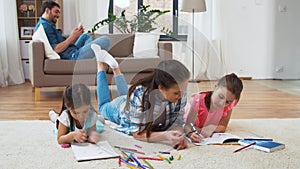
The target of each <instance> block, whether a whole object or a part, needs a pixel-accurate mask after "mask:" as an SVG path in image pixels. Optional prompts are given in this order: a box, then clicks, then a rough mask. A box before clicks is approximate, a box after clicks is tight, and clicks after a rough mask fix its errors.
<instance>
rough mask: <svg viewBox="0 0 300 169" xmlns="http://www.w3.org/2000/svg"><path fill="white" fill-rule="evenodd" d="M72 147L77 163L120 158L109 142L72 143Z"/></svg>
mask: <svg viewBox="0 0 300 169" xmlns="http://www.w3.org/2000/svg"><path fill="white" fill-rule="evenodd" d="M71 147H72V150H73V153H74V156H75V158H76V160H77V161H86V160H96V159H107V158H115V157H118V156H119V154H117V153H116V152H115V151H114V149H113V147H112V146H111V145H110V144H109V143H108V141H100V142H98V143H97V144H92V143H72V144H71Z"/></svg>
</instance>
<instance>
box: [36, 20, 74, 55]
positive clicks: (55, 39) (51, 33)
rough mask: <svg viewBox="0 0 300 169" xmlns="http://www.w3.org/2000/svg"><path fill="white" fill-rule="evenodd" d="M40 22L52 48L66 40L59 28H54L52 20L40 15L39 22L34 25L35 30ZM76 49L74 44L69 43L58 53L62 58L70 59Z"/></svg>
mask: <svg viewBox="0 0 300 169" xmlns="http://www.w3.org/2000/svg"><path fill="white" fill-rule="evenodd" d="M40 24H43V27H44V30H45V33H46V35H47V38H48V41H49V43H50V45H51V47H52V48H53V49H54V48H55V47H56V45H57V44H59V43H61V42H63V41H65V40H66V38H65V37H64V36H62V33H61V30H59V29H56V26H55V24H54V23H53V22H51V21H48V20H47V19H44V18H42V17H40V19H39V22H38V23H37V25H36V27H35V30H37V28H38V27H39V26H40ZM77 50H78V47H77V46H75V45H74V44H70V45H69V46H68V48H67V49H66V50H64V51H63V52H61V53H59V55H60V57H61V58H62V59H71V58H72V57H71V56H72V54H74V53H75V52H76V51H77Z"/></svg>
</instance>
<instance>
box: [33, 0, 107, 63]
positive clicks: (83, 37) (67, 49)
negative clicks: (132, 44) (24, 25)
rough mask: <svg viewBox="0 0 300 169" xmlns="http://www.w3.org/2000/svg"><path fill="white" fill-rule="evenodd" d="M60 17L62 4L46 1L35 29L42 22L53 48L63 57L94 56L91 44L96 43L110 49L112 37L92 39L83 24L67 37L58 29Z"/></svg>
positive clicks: (79, 57) (73, 58)
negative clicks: (85, 31)
mask: <svg viewBox="0 0 300 169" xmlns="http://www.w3.org/2000/svg"><path fill="white" fill-rule="evenodd" d="M59 17H60V6H59V4H58V3H56V2H54V1H46V2H44V3H43V5H42V16H41V17H40V19H39V22H38V23H37V25H36V27H35V30H37V29H38V27H39V26H40V25H41V24H42V25H43V28H44V30H45V33H46V35H47V38H48V41H49V43H50V45H51V47H52V48H53V50H54V51H55V52H56V53H58V54H59V55H60V58H61V59H69V60H77V59H89V58H94V57H95V55H94V52H93V51H92V49H91V44H92V43H96V44H98V45H99V46H101V48H102V49H104V50H108V48H109V46H110V39H109V38H108V37H107V36H102V37H100V38H97V39H95V40H92V38H91V36H90V35H88V34H86V33H83V32H84V28H83V26H82V25H80V26H78V27H76V28H74V29H73V30H72V32H71V34H70V36H69V37H68V38H65V37H64V36H63V35H62V33H61V30H59V29H56V26H55V23H56V22H57V20H58V18H59Z"/></svg>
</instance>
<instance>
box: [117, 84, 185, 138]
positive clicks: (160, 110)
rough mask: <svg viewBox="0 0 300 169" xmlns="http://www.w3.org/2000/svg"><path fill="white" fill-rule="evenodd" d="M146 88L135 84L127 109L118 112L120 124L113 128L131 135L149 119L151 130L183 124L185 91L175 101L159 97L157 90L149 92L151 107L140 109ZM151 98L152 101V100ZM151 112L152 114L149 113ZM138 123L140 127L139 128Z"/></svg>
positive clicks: (142, 127)
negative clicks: (151, 122)
mask: <svg viewBox="0 0 300 169" xmlns="http://www.w3.org/2000/svg"><path fill="white" fill-rule="evenodd" d="M145 90H146V88H145V87H143V86H137V87H136V89H135V90H134V91H133V93H132V95H131V96H130V101H129V102H130V108H129V111H122V112H121V114H120V125H119V126H117V127H113V128H114V129H115V130H118V131H120V132H123V133H125V134H129V135H132V133H134V132H136V131H138V130H143V129H144V125H145V124H146V123H147V122H149V121H154V122H153V124H154V125H153V128H152V131H159V130H160V131H162V130H166V129H168V128H169V127H171V126H172V125H176V126H183V124H184V121H183V115H184V107H185V105H186V103H187V95H186V91H185V92H184V95H183V97H182V98H180V99H179V100H178V101H177V102H176V103H172V102H170V101H168V100H165V99H161V97H159V92H158V90H155V91H153V92H151V94H150V97H149V98H150V102H151V103H152V102H154V104H151V105H153V107H151V108H150V109H149V110H145V111H144V112H143V111H142V98H143V94H144V92H145ZM152 100H153V101H152ZM152 112H153V114H151V113H152ZM140 124H141V125H142V126H141V129H140Z"/></svg>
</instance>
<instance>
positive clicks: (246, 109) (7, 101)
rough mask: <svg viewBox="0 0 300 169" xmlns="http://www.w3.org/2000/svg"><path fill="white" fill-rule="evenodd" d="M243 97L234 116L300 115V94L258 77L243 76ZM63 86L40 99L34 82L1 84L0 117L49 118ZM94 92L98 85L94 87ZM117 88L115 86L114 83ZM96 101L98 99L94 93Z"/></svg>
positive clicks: (204, 85)
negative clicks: (49, 112)
mask: <svg viewBox="0 0 300 169" xmlns="http://www.w3.org/2000/svg"><path fill="white" fill-rule="evenodd" d="M243 83H244V90H243V93H242V96H241V100H240V102H239V103H238V105H237V106H236V107H235V108H234V110H233V115H232V118H300V96H299V95H293V94H289V93H287V92H282V91H280V90H277V89H275V88H271V87H267V86H264V85H262V84H260V83H258V82H257V81H255V80H244V81H243ZM213 85H214V82H201V83H198V84H197V83H191V84H189V87H188V96H191V94H192V93H195V92H197V91H200V90H201V91H205V90H209V89H211V88H212V87H213ZM63 89H64V88H42V89H41V101H34V93H32V88H31V84H30V83H29V82H26V83H25V84H22V85H15V86H8V87H4V88H0V120H46V119H49V118H48V111H49V110H50V109H55V110H57V111H58V110H60V107H61V97H62V91H63ZM91 90H92V93H94V92H95V88H94V87H92V88H91ZM112 90H113V91H114V90H115V89H114V87H112ZM93 105H94V106H95V108H96V107H97V106H96V100H95V97H94V96H93Z"/></svg>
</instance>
